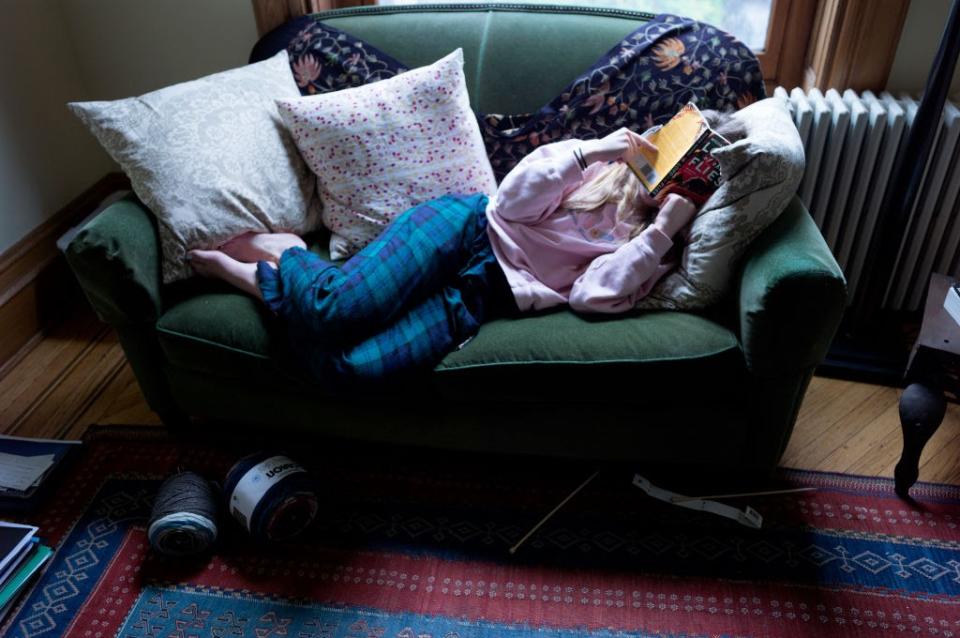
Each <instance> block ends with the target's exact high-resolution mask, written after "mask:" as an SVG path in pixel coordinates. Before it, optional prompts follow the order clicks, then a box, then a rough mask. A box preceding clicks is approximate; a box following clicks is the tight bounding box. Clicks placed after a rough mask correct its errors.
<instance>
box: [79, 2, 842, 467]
mask: <svg viewBox="0 0 960 638" xmlns="http://www.w3.org/2000/svg"><path fill="white" fill-rule="evenodd" d="M591 13H593V14H594V15H591ZM324 15H325V17H324V19H325V20H326V21H327V22H329V23H330V24H332V25H333V26H336V27H338V28H341V29H344V30H346V31H349V32H351V33H354V34H356V35H358V36H360V37H362V38H364V39H366V40H368V41H369V42H371V43H372V44H374V45H376V46H378V47H380V48H382V49H384V50H386V51H388V52H391V53H392V54H393V55H395V56H396V57H397V58H398V59H400V60H401V61H403V62H404V63H406V64H409V65H411V66H417V65H421V64H425V63H428V62H432V61H434V60H435V59H437V58H439V57H441V56H442V55H444V54H446V53H448V52H449V51H450V50H451V49H452V48H454V47H456V46H462V47H463V48H464V53H465V59H466V75H467V79H468V86H469V89H470V92H471V95H472V97H473V100H474V105H475V106H478V107H479V108H480V110H482V111H485V112H500V113H518V112H524V111H529V110H531V109H533V108H535V107H537V106H539V105H540V104H541V103H543V102H545V101H546V100H547V99H548V98H550V97H552V96H553V95H554V94H555V93H556V92H557V91H558V89H560V88H561V87H562V86H564V84H565V83H566V81H568V80H569V78H571V77H573V76H574V75H575V74H576V72H578V71H580V70H581V69H583V68H584V67H585V66H586V65H588V64H589V63H590V62H592V61H593V60H594V59H595V58H596V57H597V56H599V55H600V54H601V53H603V52H604V51H606V50H607V49H608V48H609V47H610V46H612V44H614V43H615V42H616V41H617V40H618V39H619V38H620V37H622V36H623V35H625V34H627V33H629V32H630V31H632V30H633V29H635V28H636V26H637V25H638V24H642V22H643V20H644V19H645V17H644V16H643V15H642V14H631V13H630V12H618V11H606V10H589V9H576V10H575V9H557V8H549V9H544V8H536V9H516V8H509V7H499V8H496V9H493V8H484V7H479V8H478V7H476V6H469V7H462V8H454V7H451V6H449V5H448V6H446V8H444V9H439V8H434V9H423V8H421V7H416V6H414V7H402V8H397V7H391V8H380V7H378V8H373V9H369V8H368V9H357V10H353V9H351V10H341V11H334V12H329V13H328V14H324ZM558 52H562V55H558ZM544 61H549V62H550V64H549V65H547V66H544V67H540V66H538V67H537V71H536V72H531V70H530V69H532V68H534V67H531V66H530V65H531V64H536V65H540V64H541V63H543V62H544ZM314 241H315V242H319V244H320V245H323V244H324V241H323V237H318V238H314ZM313 249H314V250H317V251H318V252H321V253H322V252H323V251H322V250H321V249H320V248H319V247H318V246H317V245H314V246H313ZM67 256H68V259H69V262H70V264H71V266H72V267H73V269H74V270H75V272H76V273H77V276H78V278H79V280H80V282H81V284H82V285H83V288H84V290H85V291H86V294H87V296H88V298H89V299H90V302H91V303H92V305H93V307H94V308H95V309H96V311H97V313H98V314H99V316H100V317H101V318H102V319H103V320H104V321H107V322H109V323H111V324H112V325H114V326H116V327H117V329H118V331H119V333H120V338H121V343H122V345H123V347H124V351H125V352H126V354H127V357H128V358H129V360H130V362H131V365H132V366H133V370H134V372H135V373H136V375H137V378H138V380H139V382H140V385H141V388H142V389H143V391H144V393H145V395H146V397H147V400H148V402H149V403H150V405H151V407H152V408H153V409H155V410H156V411H158V412H159V413H160V414H161V416H163V417H164V418H165V419H167V420H168V421H170V422H171V423H183V422H184V421H185V420H186V418H187V416H189V417H194V418H196V417H199V418H200V419H201V420H200V421H198V422H200V423H203V424H204V425H205V426H206V427H217V426H224V427H227V428H236V427H238V426H243V427H249V428H255V429H262V428H265V427H267V428H281V427H282V428H286V429H289V430H291V431H294V432H304V433H309V434H311V435H320V436H335V437H352V438H358V439H362V440H376V441H384V442H394V443H414V444H421V445H432V446H437V447H444V448H450V447H457V448H467V449H473V450H482V451H508V452H529V453H540V454H554V455H563V456H580V457H595V458H596V457H601V458H617V459H625V458H626V459H635V460H641V461H642V460H648V461H665V462H672V463H687V464H699V465H710V464H712V465H718V466H725V467H737V468H747V467H749V468H758V469H769V468H771V467H773V466H774V465H775V464H776V463H777V461H778V460H779V458H780V456H781V455H782V453H783V450H784V448H785V446H786V442H787V440H788V438H789V435H790V431H791V429H792V428H793V424H794V422H795V420H796V416H797V411H798V410H799V406H800V403H801V400H802V398H803V394H804V392H805V390H806V388H807V384H808V383H809V381H810V377H811V375H812V373H813V370H814V368H815V367H816V365H817V364H818V363H819V362H820V361H821V360H822V358H823V356H824V355H825V353H826V349H827V347H828V345H829V343H830V340H831V338H832V336H833V333H834V331H835V330H836V328H837V325H838V323H839V319H840V315H841V313H842V311H843V307H844V303H845V283H844V280H843V277H842V275H841V273H840V270H839V268H838V267H837V264H836V262H835V260H834V259H833V257H832V255H831V254H830V252H829V250H828V249H827V246H826V244H825V242H824V241H823V238H822V237H821V235H820V233H819V231H818V230H817V228H816V226H815V225H814V223H813V221H812V219H811V218H810V216H809V214H808V213H807V212H806V210H804V208H803V205H802V204H801V203H800V202H799V200H797V199H796V198H795V199H794V200H793V202H792V203H791V204H790V205H789V206H788V208H787V209H786V211H785V212H784V213H783V215H782V216H781V217H780V218H779V220H778V221H777V222H776V223H775V224H773V225H772V226H771V227H770V228H769V229H767V231H766V232H765V233H764V234H763V235H762V236H761V237H760V238H759V239H758V240H757V241H756V242H755V243H754V244H753V245H752V246H751V247H750V249H749V250H748V253H747V255H746V257H745V258H744V260H743V261H742V264H741V267H740V270H741V272H738V273H737V274H736V276H735V280H736V281H738V285H737V286H736V287H735V289H734V290H732V291H731V294H730V297H729V299H728V300H726V301H725V302H724V303H723V304H721V305H720V306H719V307H718V308H716V309H712V310H711V312H709V313H704V314H702V315H697V314H690V313H672V312H651V313H632V314H629V315H626V316H617V317H597V318H591V317H582V316H577V315H575V314H573V313H571V312H569V311H567V310H559V311H556V312H550V313H544V314H538V315H531V316H525V317H522V318H518V319H510V320H508V319H501V320H496V321H493V322H490V323H488V324H486V325H484V326H483V327H482V328H481V330H480V333H479V334H478V335H477V336H476V337H475V338H474V339H473V340H472V341H471V342H470V343H468V344H467V345H466V347H464V348H463V349H461V350H458V351H456V352H453V353H451V354H450V355H449V356H447V357H446V358H445V359H444V360H443V361H442V362H441V363H440V365H439V366H437V368H436V369H435V370H434V371H432V372H430V373H428V374H425V375H423V376H420V377H411V378H410V379H408V380H407V381H406V382H405V383H404V384H402V385H398V387H396V388H393V389H390V390H386V391H382V392H377V393H373V392H370V393H363V392H361V393H359V394H353V395H345V394H334V393H331V392H329V391H326V390H325V389H324V388H322V387H316V386H314V385H312V384H309V383H307V382H306V381H305V380H304V379H303V377H302V376H300V375H299V374H298V371H297V369H296V366H295V365H294V364H293V363H292V362H291V361H289V360H288V359H287V358H286V357H285V352H286V350H285V349H284V347H283V345H284V339H283V333H282V326H279V325H277V324H276V323H275V321H274V320H273V318H272V317H271V316H270V315H269V314H268V313H267V312H265V311H264V309H263V308H262V307H260V306H259V305H258V304H257V303H255V302H254V301H253V300H252V299H250V298H248V297H245V296H243V295H241V294H238V293H236V292H234V291H232V290H230V289H229V288H228V287H226V286H223V285H212V284H210V283H209V282H200V281H192V282H179V283H178V284H175V285H173V286H169V287H163V286H161V283H160V275H159V259H160V253H159V248H158V245H157V235H156V226H155V222H154V221H153V218H152V217H151V215H150V214H149V212H148V211H146V210H145V209H144V207H143V206H142V205H141V204H140V203H139V202H138V201H137V200H136V199H135V198H128V199H126V200H123V201H121V202H118V203H116V204H114V205H112V206H110V207H109V208H108V209H106V210H105V211H103V212H102V213H101V214H100V215H99V216H98V217H96V218H95V219H94V220H92V221H91V222H90V223H89V224H88V225H87V226H86V227H85V228H84V229H83V230H82V231H81V232H80V233H79V234H78V235H77V237H76V238H75V239H74V241H73V242H72V243H71V245H70V246H69V249H68V252H67Z"/></svg>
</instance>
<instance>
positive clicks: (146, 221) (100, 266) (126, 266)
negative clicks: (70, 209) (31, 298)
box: [66, 195, 162, 326]
mask: <svg viewBox="0 0 960 638" xmlns="http://www.w3.org/2000/svg"><path fill="white" fill-rule="evenodd" d="M66 256H67V261H68V262H69V263H70V267H71V268H72V269H73V272H74V273H75V274H76V276H77V279H79V280H80V285H81V286H82V287H83V290H84V292H85V293H86V295H87V298H88V299H89V300H90V303H91V304H92V305H93V308H94V310H96V312H97V315H98V316H99V317H100V318H101V319H102V320H103V321H106V322H107V323H109V324H111V325H113V326H125V325H130V324H140V323H152V322H154V321H156V319H157V317H159V316H160V312H161V310H162V304H161V299H160V242H159V239H158V236H157V227H156V222H155V221H154V218H153V215H151V214H150V211H148V210H147V209H146V208H145V207H144V206H143V204H141V203H140V201H139V200H137V199H136V198H135V197H134V196H132V195H131V196H129V197H127V198H125V199H122V200H120V201H118V202H116V203H114V204H112V205H111V206H108V207H107V208H106V209H104V210H103V211H102V212H101V213H100V214H99V215H97V216H96V217H94V218H93V220H91V221H90V222H89V223H88V224H87V225H86V226H84V227H83V229H81V230H80V232H79V233H77V236H76V237H74V238H73V241H71V242H70V244H69V245H68V246H67V250H66Z"/></svg>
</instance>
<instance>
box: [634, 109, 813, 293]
mask: <svg viewBox="0 0 960 638" xmlns="http://www.w3.org/2000/svg"><path fill="white" fill-rule="evenodd" d="M732 117H733V118H734V119H736V120H739V121H740V122H742V123H743V125H744V126H745V128H746V131H747V137H746V138H745V139H742V140H740V141H738V142H734V143H733V144H730V145H729V146H724V147H722V148H718V149H717V150H715V151H714V152H713V154H714V156H715V157H716V158H717V159H718V160H719V161H720V171H721V173H722V175H723V179H724V183H723V184H721V185H720V188H718V189H717V192H715V193H714V194H713V196H712V197H711V198H710V199H709V200H707V202H706V203H705V204H704V205H703V208H701V210H700V212H699V213H697V216H696V218H695V219H694V221H693V224H692V226H691V228H690V233H689V241H688V244H687V245H686V247H685V248H684V251H683V256H682V257H681V259H680V265H679V267H678V268H677V269H676V270H675V271H674V272H671V273H669V274H668V275H666V276H665V277H664V278H663V279H661V280H660V282H659V283H658V284H657V286H656V287H655V288H654V289H653V291H652V292H651V293H650V294H649V295H648V296H647V297H645V298H643V299H641V300H640V301H639V303H638V304H637V307H638V308H649V309H655V308H669V309H675V310H693V309H697V308H705V307H706V306H709V305H711V304H713V303H716V302H717V301H719V300H720V299H721V298H722V297H723V295H724V294H726V292H727V291H728V290H729V288H730V283H731V279H732V277H733V275H734V273H735V272H736V267H737V264H738V261H739V259H740V257H741V256H742V255H743V253H744V252H745V250H746V249H747V247H748V246H749V245H750V242H752V241H753V240H754V239H756V238H757V236H758V235H760V233H761V232H763V230H764V229H765V228H767V226H769V225H770V224H771V223H773V221H774V220H776V218H777V217H778V216H779V215H780V213H782V212H783V210H784V209H785V208H786V206H787V204H788V203H789V202H790V199H791V198H792V197H793V195H794V193H796V191H797V186H798V185H799V184H800V179H801V178H802V177H803V169H804V162H805V160H804V154H803V143H802V142H801V140H800V135H799V134H798V133H797V129H796V127H795V126H794V124H793V120H792V119H791V117H790V110H789V107H788V106H787V103H786V101H785V100H784V99H783V98H779V97H775V98H769V99H766V100H761V101H759V102H755V103H754V104H751V105H750V106H747V107H746V108H743V109H741V110H740V111H737V112H736V113H734V114H733V115H732Z"/></svg>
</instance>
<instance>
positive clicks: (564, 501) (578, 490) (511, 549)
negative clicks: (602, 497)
mask: <svg viewBox="0 0 960 638" xmlns="http://www.w3.org/2000/svg"><path fill="white" fill-rule="evenodd" d="M599 473H600V470H597V471H596V472H594V473H593V474H591V475H590V476H589V477H588V478H587V480H586V481H584V482H583V483H581V484H580V486H579V487H578V488H577V489H575V490H573V491H572V492H570V493H569V494H567V498H565V499H563V500H562V501H560V503H559V504H557V506H556V507H554V508H553V509H552V510H550V513H549V514H547V515H546V516H544V517H543V518H541V519H540V522H539V523H537V524H536V525H534V526H533V529H531V530H530V531H529V532H527V533H526V534H524V535H523V538H521V539H520V540H519V541H517V544H516V545H514V546H513V547H511V548H510V553H511V554H516V553H517V550H518V549H520V546H521V545H523V544H524V543H526V542H527V539H528V538H530V537H531V536H533V534H534V532H536V531H537V530H538V529H540V528H541V527H542V526H543V524H544V523H546V522H547V521H549V520H550V518H551V517H552V516H553V515H554V514H556V513H557V512H559V511H560V508H562V507H563V506H564V505H566V504H567V503H568V502H569V501H570V499H572V498H573V497H574V496H576V495H577V494H578V493H579V492H580V490H582V489H583V488H585V487H586V486H587V485H589V484H590V481H592V480H593V479H595V478H597V475H598V474H599Z"/></svg>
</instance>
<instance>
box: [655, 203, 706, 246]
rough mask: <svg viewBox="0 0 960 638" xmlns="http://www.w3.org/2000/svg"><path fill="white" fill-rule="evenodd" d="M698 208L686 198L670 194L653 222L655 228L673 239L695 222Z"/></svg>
mask: <svg viewBox="0 0 960 638" xmlns="http://www.w3.org/2000/svg"><path fill="white" fill-rule="evenodd" d="M696 214H697V207H696V206H694V205H693V202H691V201H690V200H689V199H687V198H686V197H683V196H682V195H677V194H676V193H670V194H669V195H667V196H666V198H664V201H663V205H662V206H661V207H660V212H658V213H657V218H656V219H655V220H654V221H653V225H654V227H656V228H657V229H659V230H660V232H661V233H663V234H664V235H666V236H667V237H670V238H673V236H674V235H676V234H677V233H678V232H680V230H681V229H683V228H684V227H685V226H686V225H687V224H689V223H690V222H691V221H693V218H694V216H696Z"/></svg>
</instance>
